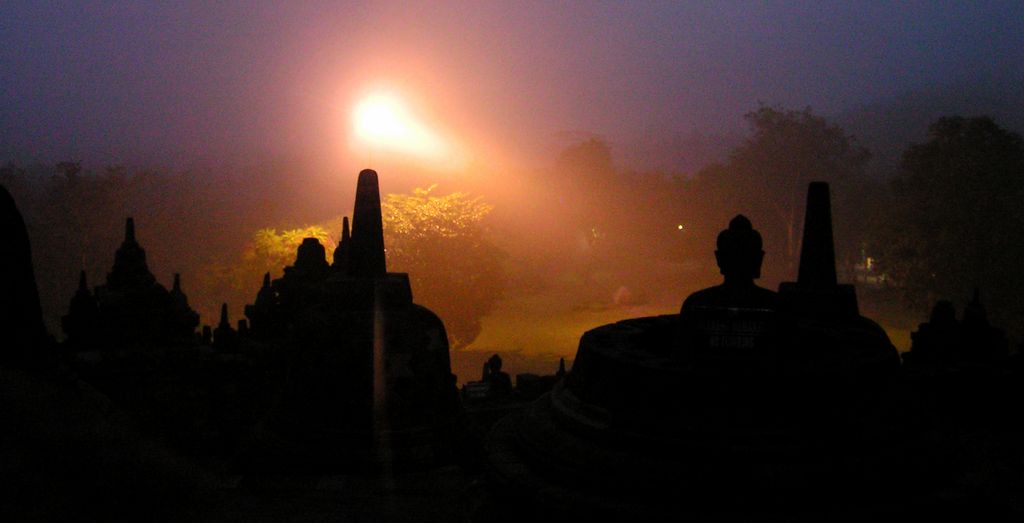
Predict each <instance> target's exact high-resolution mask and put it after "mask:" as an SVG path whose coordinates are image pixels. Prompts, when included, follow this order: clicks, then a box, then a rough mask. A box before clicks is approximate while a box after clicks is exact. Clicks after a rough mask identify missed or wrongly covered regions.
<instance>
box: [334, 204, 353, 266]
mask: <svg viewBox="0 0 1024 523" xmlns="http://www.w3.org/2000/svg"><path fill="white" fill-rule="evenodd" d="M351 249H352V234H351V232H350V230H349V226H348V216H345V217H344V218H342V220H341V241H339V242H338V246H337V247H336V248H335V249H334V264H333V265H334V267H336V268H338V269H340V270H342V271H347V270H348V260H349V256H350V255H349V252H350V251H351Z"/></svg>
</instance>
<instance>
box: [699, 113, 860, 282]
mask: <svg viewBox="0 0 1024 523" xmlns="http://www.w3.org/2000/svg"><path fill="white" fill-rule="evenodd" d="M744 117H745V118H746V120H747V122H748V123H749V124H750V127H751V134H750V136H748V137H747V138H746V140H744V142H743V143H742V144H741V145H739V146H738V147H736V148H735V149H733V150H732V151H731V152H730V154H729V158H728V160H727V161H726V162H725V163H724V164H717V165H712V166H709V167H707V168H705V169H703V170H702V171H701V172H700V173H699V177H700V178H701V182H702V183H701V185H702V190H704V191H706V192H707V194H708V195H709V197H711V198H713V199H714V200H717V202H718V204H717V205H716V207H718V208H720V209H728V210H729V213H732V214H735V213H736V212H743V213H745V214H749V215H750V216H751V218H752V219H754V220H756V221H757V222H758V223H756V225H757V227H758V228H759V229H761V230H762V233H763V234H765V236H766V243H767V244H773V245H776V246H777V245H781V246H782V248H781V249H778V248H776V250H775V251H774V253H772V255H775V256H781V257H782V261H783V263H782V264H781V267H777V269H776V270H778V269H784V270H785V271H786V274H790V273H792V272H793V270H794V269H795V267H796V259H797V252H798V249H799V241H800V234H799V233H800V223H801V222H800V221H801V220H802V217H803V198H804V195H805V194H806V188H807V184H808V182H811V181H827V182H830V183H832V184H833V188H834V189H835V190H836V191H837V192H839V187H842V186H843V185H845V184H844V182H850V181H853V180H856V179H858V178H859V177H860V176H859V175H860V174H862V173H863V171H864V168H865V166H866V164H867V161H868V159H869V157H870V155H869V153H868V151H867V150H866V149H864V148H863V147H861V146H860V145H858V144H857V141H856V140H855V139H854V138H853V137H852V136H849V135H847V134H846V132H845V131H844V130H843V129H842V128H840V127H838V126H836V125H834V124H832V123H830V122H829V121H827V120H826V119H824V118H822V117H820V116H817V115H815V114H814V113H812V112H811V110H810V109H809V108H806V109H803V110H801V111H794V110H784V109H781V108H777V107H767V106H762V107H760V108H758V109H757V110H756V111H752V112H749V113H747V114H746V115H745V116H744ZM709 218H711V217H709ZM714 218H715V219H717V220H718V221H719V222H721V221H723V220H724V219H727V218H726V217H724V216H716V217H714ZM763 221H767V223H763ZM780 251H781V252H780Z"/></svg>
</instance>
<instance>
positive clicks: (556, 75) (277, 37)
mask: <svg viewBox="0 0 1024 523" xmlns="http://www.w3.org/2000/svg"><path fill="white" fill-rule="evenodd" d="M300 3H301V4H302V5H301V6H298V7H296V6H293V5H292V4H300ZM213 4H217V6H215V7H211V5H213ZM404 4H406V2H395V3H384V2H382V3H373V4H369V5H366V4H364V3H363V2H352V3H347V2H316V3H313V2H310V3H302V2H266V3H265V4H260V3H257V2H237V3H235V2H163V3H151V2H125V3H123V4H118V3H109V4H108V3H106V2H102V3H101V2H54V3H52V4H49V3H44V2H39V1H30V2H21V1H12V0H7V1H5V2H2V3H0V74H2V80H0V155H2V156H3V157H4V158H0V159H4V160H5V159H7V158H14V159H18V160H20V161H23V162H24V161H26V160H30V159H39V160H42V161H45V162H55V161H58V160H60V159H65V158H74V159H82V160H85V161H86V162H93V163H96V164H103V163H128V164H150V165H167V166H177V167H183V166H188V165H190V164H192V163H193V162H209V161H217V162H226V163H229V164H232V163H235V164H237V163H245V162H247V161H252V160H254V159H255V160H263V159H278V158H307V159H310V160H311V161H313V162H314V163H317V164H321V165H333V164H336V163H340V164H343V163H344V160H342V159H341V157H343V156H345V155H346V154H347V153H348V151H347V150H345V149H344V147H342V145H341V144H343V143H344V136H343V135H344V133H345V129H346V127H345V126H344V125H342V122H345V118H346V114H347V113H346V111H347V110H348V107H350V106H351V104H352V102H353V101H354V100H355V99H356V98H357V97H358V95H359V94H360V93H361V92H364V91H366V90H367V89H371V88H374V87H377V86H387V87H394V88H397V89H399V90H400V91H402V92H404V93H407V94H408V96H410V97H411V98H412V99H413V102H414V104H415V105H416V107H417V109H418V110H419V111H420V112H421V113H422V114H424V115H425V117H427V118H429V119H430V120H431V121H436V122H439V124H440V125H442V126H444V127H445V128H447V129H451V130H452V131H453V132H454V133H456V134H458V135H459V136H460V137H461V138H463V139H464V140H465V141H466V142H467V143H473V144H487V145H488V146H490V147H492V148H494V149H496V150H500V151H501V153H502V154H503V155H506V156H507V157H508V158H515V159H516V160H517V161H519V162H521V163H523V164H528V163H529V162H532V161H536V160H537V159H538V158H540V157H541V156H542V155H543V154H547V150H546V149H545V147H550V146H551V145H552V144H557V143H558V140H559V139H560V138H559V137H561V136H565V134H566V133H569V135H570V136H576V135H581V134H585V133H595V134H598V135H601V136H604V137H606V138H607V139H609V140H610V141H611V142H612V143H613V144H615V145H616V146H617V147H620V148H625V149H628V148H630V147H634V146H639V147H641V148H642V147H643V146H644V144H650V143H653V142H658V141H664V140H671V139H672V137H674V136H678V135H685V134H687V133H693V132H694V131H699V132H702V133H708V134H729V133H736V132H741V131H742V130H743V122H742V114H743V113H744V112H746V111H749V110H751V109H753V108H756V107H757V104H758V102H765V103H771V104H782V105H785V106H788V107H797V108H800V107H803V106H807V105H810V106H811V107H812V108H814V109H815V110H816V111H817V112H819V113H823V114H838V113H841V112H843V111H846V110H849V109H851V108H854V107H857V106H858V105H862V104H865V103H869V102H872V101H875V100H879V99H886V98H891V97H894V96H897V95H900V94H902V93H906V92H909V91H914V90H916V89H922V88H926V87H928V86H930V85H933V84H937V83H944V82H953V81H970V80H972V79H974V78H987V79H992V78H995V79H1009V80H1013V79H1020V78H1024V2H1020V1H1011V2H955V3H954V2H936V1H930V2H873V1H872V2H850V1H843V2H821V1H815V2H707V3H705V2H664V3H657V2H615V3H598V2H580V3H570V2H550V3H530V2H514V3H491V2H450V3H444V2H429V3H427V4H425V5H421V6H414V7H409V6H407V5H404ZM435 4H437V5H435Z"/></svg>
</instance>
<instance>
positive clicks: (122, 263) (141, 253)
mask: <svg viewBox="0 0 1024 523" xmlns="http://www.w3.org/2000/svg"><path fill="white" fill-rule="evenodd" d="M89 300H94V301H95V309H94V308H93V306H92V305H91V304H90V303H89ZM62 324H63V327H64V332H65V334H67V336H68V338H67V346H69V347H71V348H73V349H91V348H100V349H118V350H122V349H124V350H140V349H147V348H153V347H161V346H168V345H175V344H191V343H194V342H195V329H196V327H197V326H198V325H199V314H197V313H196V312H195V311H194V310H192V308H191V307H189V304H188V297H187V296H186V295H185V293H184V292H183V291H182V289H181V278H180V276H179V275H178V274H175V275H174V285H173V288H172V290H171V292H168V291H167V289H166V288H164V286H163V285H160V284H159V283H158V282H157V281H156V277H154V276H153V273H151V272H150V271H149V266H148V265H147V264H146V251H145V249H143V248H142V246H141V245H139V243H138V241H137V240H136V238H135V220H133V219H132V218H128V219H127V220H126V221H125V232H124V242H122V243H121V246H120V248H118V249H117V252H116V253H115V255H114V266H113V268H112V269H111V271H110V272H109V273H108V274H107V282H106V285H100V286H98V287H96V290H95V293H89V290H88V288H87V287H86V286H85V273H84V272H83V273H82V275H81V277H80V279H79V289H78V291H77V292H76V294H75V296H74V297H73V298H72V300H71V306H70V309H69V311H68V314H67V315H66V316H64V318H63V321H62Z"/></svg>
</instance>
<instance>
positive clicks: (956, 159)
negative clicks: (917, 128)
mask: <svg viewBox="0 0 1024 523" xmlns="http://www.w3.org/2000/svg"><path fill="white" fill-rule="evenodd" d="M892 188H893V193H894V199H893V201H894V203H895V205H893V206H892V208H891V209H890V212H889V213H888V215H887V216H888V219H887V220H886V221H885V222H883V224H882V226H881V228H880V230H879V232H878V236H877V238H876V241H875V245H874V252H876V253H877V254H878V258H879V260H880V261H881V263H882V268H883V270H885V271H886V272H887V273H888V275H889V276H890V279H891V281H892V282H893V284H894V285H897V286H898V287H899V289H900V290H901V291H902V292H903V294H904V296H905V297H906V298H907V300H908V301H909V302H910V303H912V304H916V305H918V306H921V307H927V306H929V305H930V304H931V303H934V301H935V300H937V299H940V298H941V299H951V300H967V299H968V298H969V297H970V296H971V294H972V291H973V289H974V288H975V287H980V288H981V290H982V293H983V296H984V299H985V301H986V303H987V304H988V305H989V310H990V311H992V312H993V313H994V316H995V317H996V318H995V319H996V321H1000V320H1001V321H1003V322H1004V323H1003V325H1004V326H1005V327H1006V328H1009V329H1019V328H1020V327H1021V325H1020V324H1019V318H1020V317H1021V315H1022V314H1024V300H1021V299H1020V296H1021V293H1022V292H1024V273H1022V272H1021V270H1020V260H1021V259H1024V207H1022V205H1021V202H1022V201H1024V145H1022V141H1021V137H1020V135H1018V134H1015V133H1012V132H1009V131H1007V130H1005V129H1003V128H1001V127H999V126H998V125H996V123H995V122H994V121H992V119H990V118H987V117H981V118H962V117H947V118H940V119H939V120H938V121H936V122H935V123H933V124H932V125H931V126H930V127H929V132H928V141H926V142H924V143H920V144H915V145H911V146H910V147H909V148H907V150H906V151H905V152H904V154H903V162H902V165H901V169H900V172H899V174H898V175H897V177H896V178H895V179H894V181H893V185H892ZM1014 318H1016V320H1014V321H1015V322H1017V323H1005V322H1008V321H1011V319H1014Z"/></svg>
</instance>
